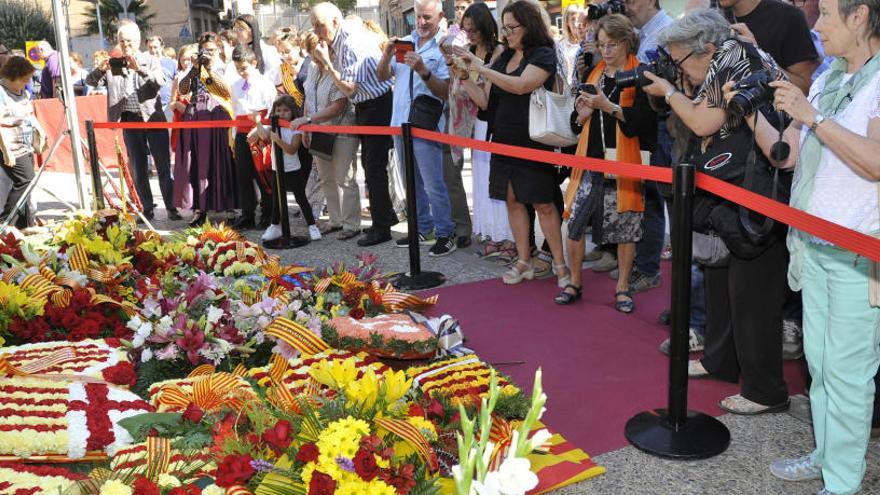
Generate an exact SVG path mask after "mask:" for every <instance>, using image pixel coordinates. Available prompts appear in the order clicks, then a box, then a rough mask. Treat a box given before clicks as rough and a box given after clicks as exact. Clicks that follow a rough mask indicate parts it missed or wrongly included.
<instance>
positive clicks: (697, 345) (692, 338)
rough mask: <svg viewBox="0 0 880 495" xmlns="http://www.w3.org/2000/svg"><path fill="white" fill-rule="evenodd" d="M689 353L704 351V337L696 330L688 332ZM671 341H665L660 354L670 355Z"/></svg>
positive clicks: (661, 345)
mask: <svg viewBox="0 0 880 495" xmlns="http://www.w3.org/2000/svg"><path fill="white" fill-rule="evenodd" d="M688 334H689V336H688V352H700V351H702V350H703V342H704V341H703V336H702V335H700V334H698V333H697V331H696V330H694V329H693V328H691V329H689V330H688ZM670 343H671V341H670V340H669V339H666V340H664V341H663V342H662V343H661V344H660V349H659V350H660V352H662V353H663V354H666V355H667V356H668V355H669V346H670Z"/></svg>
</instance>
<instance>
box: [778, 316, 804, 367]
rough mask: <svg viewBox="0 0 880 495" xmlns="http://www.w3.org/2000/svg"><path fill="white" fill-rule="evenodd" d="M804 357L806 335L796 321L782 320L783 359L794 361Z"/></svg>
mask: <svg viewBox="0 0 880 495" xmlns="http://www.w3.org/2000/svg"><path fill="white" fill-rule="evenodd" d="M802 357H804V333H803V330H801V326H800V325H798V323H797V322H796V321H794V320H782V359H784V360H786V361H793V360H795V359H800V358H802Z"/></svg>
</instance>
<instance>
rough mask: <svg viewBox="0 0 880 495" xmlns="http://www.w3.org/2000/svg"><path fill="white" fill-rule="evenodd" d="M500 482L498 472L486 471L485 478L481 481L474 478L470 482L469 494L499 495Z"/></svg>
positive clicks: (500, 492)
mask: <svg viewBox="0 0 880 495" xmlns="http://www.w3.org/2000/svg"><path fill="white" fill-rule="evenodd" d="M502 493H503V492H502V491H501V482H500V480H499V478H498V473H496V472H494V471H493V472H489V473H486V479H484V480H483V481H477V480H474V481H472V482H471V493H470V495H501V494H502Z"/></svg>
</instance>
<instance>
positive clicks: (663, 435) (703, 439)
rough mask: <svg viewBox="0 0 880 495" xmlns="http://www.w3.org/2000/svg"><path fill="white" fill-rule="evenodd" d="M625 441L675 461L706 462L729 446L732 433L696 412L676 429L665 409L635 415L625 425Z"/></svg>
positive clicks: (720, 424)
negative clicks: (702, 460)
mask: <svg viewBox="0 0 880 495" xmlns="http://www.w3.org/2000/svg"><path fill="white" fill-rule="evenodd" d="M625 433H626V439H627V440H629V442H630V443H631V444H633V445H634V446H635V447H636V448H638V449H639V450H643V451H645V452H647V453H649V454H653V455H656V456H660V457H670V458H673V459H705V458H707V457H712V456H715V455H718V454H720V453H722V452H724V451H725V450H727V446H728V445H730V431H729V430H728V429H727V427H726V426H724V424H723V423H721V421H718V420H717V419H715V418H713V417H712V416H709V415H708V414H703V413H701V412H696V411H688V412H687V422H685V424H684V425H682V426H681V427H679V428H678V429H676V428H675V427H674V426H673V425H672V424H671V423H670V421H669V415H668V414H667V411H666V409H652V410H650V411H645V412H641V413H639V414H636V415H635V416H633V417H632V418H630V419H629V421H627V422H626V430H625Z"/></svg>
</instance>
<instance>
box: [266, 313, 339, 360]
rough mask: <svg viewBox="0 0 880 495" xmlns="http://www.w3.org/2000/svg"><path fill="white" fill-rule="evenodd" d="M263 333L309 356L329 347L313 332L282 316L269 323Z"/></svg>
mask: <svg viewBox="0 0 880 495" xmlns="http://www.w3.org/2000/svg"><path fill="white" fill-rule="evenodd" d="M265 333H266V335H268V336H270V337H275V338H276V339H278V340H280V341H282V342H284V343H285V344H287V345H289V346H290V347H293V348H294V349H296V350H298V351H299V352H301V353H303V354H307V355H310V356H311V355H314V354H318V353H319V352H324V351H326V350H327V349H330V346H329V345H328V344H327V343H326V342H324V341H323V340H321V338H320V337H318V336H317V335H315V334H314V332H312V331H311V330H309V329H308V328H306V327H304V326H302V325H300V324H299V323H297V322H295V321H293V320H290V319H288V318H284V317H281V318H276V319H275V321H273V322H272V323H270V324H269V326H267V327H266V332H265Z"/></svg>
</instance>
